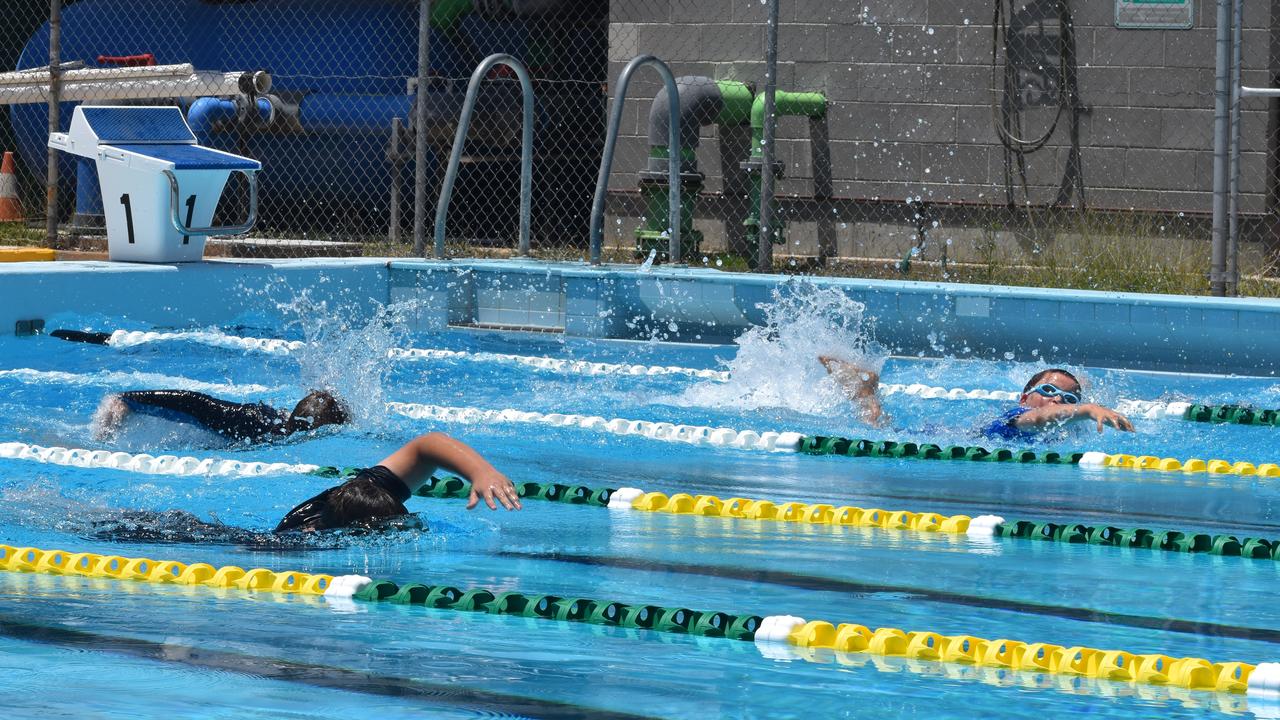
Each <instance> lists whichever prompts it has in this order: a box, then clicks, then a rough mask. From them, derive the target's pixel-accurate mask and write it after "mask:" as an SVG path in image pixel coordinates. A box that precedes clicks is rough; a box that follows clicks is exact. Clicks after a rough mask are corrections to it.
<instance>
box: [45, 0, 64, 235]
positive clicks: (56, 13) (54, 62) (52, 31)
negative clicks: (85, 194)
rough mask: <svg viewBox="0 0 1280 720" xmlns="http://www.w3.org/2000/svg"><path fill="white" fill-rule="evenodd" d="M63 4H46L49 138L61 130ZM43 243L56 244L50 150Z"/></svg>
mask: <svg viewBox="0 0 1280 720" xmlns="http://www.w3.org/2000/svg"><path fill="white" fill-rule="evenodd" d="M61 55H62V1H61V0H49V134H50V135H52V134H53V133H56V132H59V131H60V130H61V127H60V124H61V121H60V119H59V117H58V110H59V108H58V102H59V98H60V97H61V95H62V77H61V68H59V65H61V63H62V57H61ZM44 187H45V200H44V232H45V236H44V241H45V245H46V246H48V247H53V246H54V245H55V244H56V243H57V242H58V151H57V150H55V149H54V148H49V155H48V164H47V166H46V168H45V180H44Z"/></svg>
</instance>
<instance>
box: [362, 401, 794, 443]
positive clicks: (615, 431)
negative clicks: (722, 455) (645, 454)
mask: <svg viewBox="0 0 1280 720" xmlns="http://www.w3.org/2000/svg"><path fill="white" fill-rule="evenodd" d="M387 409H388V410H390V411H392V412H394V413H396V414H399V415H403V416H405V417H409V418H413V419H415V420H439V421H443V422H455V423H466V424H474V423H516V424H533V425H551V426H553V427H571V428H580V429H583V430H589V431H591V432H597V433H606V434H611V435H624V436H636V437H643V438H647V439H650V440H657V441H660V442H672V443H685V444H688V445H714V446H717V447H732V448H737V449H740V450H763V451H772V452H794V451H795V450H796V449H797V448H798V447H799V446H800V443H801V441H802V440H803V437H804V436H803V435H801V434H800V433H796V432H775V431H772V430H766V431H761V432H757V431H755V430H735V429H733V428H726V427H716V428H713V427H709V426H706V425H676V424H673V423H669V422H649V421H648V420H628V419H626V418H612V419H607V418H604V417H601V416H599V415H576V414H572V413H539V412H529V411H524V410H515V409H513V408H506V409H503V410H490V409H485V408H476V407H447V406H442V405H424V404H420V403H401V402H389V403H387Z"/></svg>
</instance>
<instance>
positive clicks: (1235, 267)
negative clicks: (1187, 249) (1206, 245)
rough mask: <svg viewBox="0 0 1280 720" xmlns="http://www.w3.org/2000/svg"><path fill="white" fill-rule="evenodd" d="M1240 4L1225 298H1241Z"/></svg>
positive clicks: (1238, 5) (1235, 10)
mask: <svg viewBox="0 0 1280 720" xmlns="http://www.w3.org/2000/svg"><path fill="white" fill-rule="evenodd" d="M1243 4H1244V2H1243V0H1235V3H1234V5H1233V6H1232V18H1231V158H1230V161H1229V164H1228V174H1229V178H1228V188H1227V277H1226V294H1228V295H1239V294H1240V262H1239V260H1240V62H1241V58H1240V52H1241V51H1240V45H1241V42H1242V41H1243V37H1242V34H1243V33H1242V29H1241V26H1242V25H1244V10H1243V7H1242V6H1243Z"/></svg>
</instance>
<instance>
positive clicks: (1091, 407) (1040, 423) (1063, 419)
mask: <svg viewBox="0 0 1280 720" xmlns="http://www.w3.org/2000/svg"><path fill="white" fill-rule="evenodd" d="M1078 420H1095V421H1097V423H1098V432H1102V428H1103V427H1105V426H1107V425H1110V426H1111V427H1113V428H1115V429H1117V430H1124V431H1125V432H1133V423H1131V422H1129V418H1127V417H1125V416H1124V415H1121V414H1120V413H1118V412H1116V411H1115V410H1112V409H1111V408H1107V407H1103V406H1101V405H1098V404H1095V403H1081V404H1078V405H1043V406H1041V407H1037V408H1032V409H1030V410H1027V411H1026V412H1024V413H1022V414H1021V415H1019V416H1017V417H1016V418H1014V419H1013V420H1012V424H1013V425H1014V426H1015V427H1017V428H1021V429H1032V428H1042V427H1044V426H1046V425H1051V424H1054V423H1070V422H1075V421H1078Z"/></svg>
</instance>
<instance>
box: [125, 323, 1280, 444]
mask: <svg viewBox="0 0 1280 720" xmlns="http://www.w3.org/2000/svg"><path fill="white" fill-rule="evenodd" d="M169 340H187V341H191V342H197V343H201V344H205V345H209V346H212V347H220V348H226V349H235V350H246V351H254V352H263V353H267V354H273V355H289V354H291V353H293V352H296V351H298V350H300V349H302V348H303V347H305V346H306V342H304V341H301V340H280V339H275V338H257V337H240V336H236V335H225V334H222V333H216V332H209V331H178V332H157V331H146V330H116V331H114V332H112V333H110V335H109V336H108V338H107V341H106V344H108V345H111V346H113V347H120V348H125V347H134V346H137V345H142V344H145V343H151V342H162V341H169ZM388 356H390V357H393V358H399V359H432V360H438V359H450V360H468V361H473V362H496V363H505V364H513V365H524V366H528V367H534V368H538V369H541V370H551V371H555V372H562V373H571V374H578V375H637V376H638V375H649V376H656V375H684V376H688V377H696V378H704V379H710V380H718V381H722V382H723V381H727V380H728V379H729V372H728V371H725V370H712V369H701V368H687V367H679V366H675V365H639V364H628V363H606V362H592V361H588V360H567V359H562V358H549V357H536V356H530V355H515V354H510V353H495V352H484V351H480V352H470V351H463V350H442V349H430V348H391V349H390V350H389V351H388ZM880 392H881V393H882V394H883V395H886V396H888V395H899V394H900V395H910V396H913V397H918V398H922V399H942V400H996V401H1009V402H1016V401H1017V400H1018V399H1019V398H1020V397H1021V395H1022V393H1021V392H1019V391H1017V390H986V389H970V388H946V387H940V386H934V385H925V384H922V383H911V384H902V383H881V384H880ZM1115 409H1116V411H1117V412H1119V413H1121V414H1123V415H1127V416H1130V417H1140V418H1146V419H1160V418H1181V419H1184V420H1191V421H1195V422H1214V423H1236V424H1242V425H1269V426H1276V425H1280V410H1262V409H1254V408H1251V407H1247V406H1241V405H1207V404H1199V403H1190V402H1183V401H1160V400H1133V399H1121V400H1118V401H1116V405H1115Z"/></svg>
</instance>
